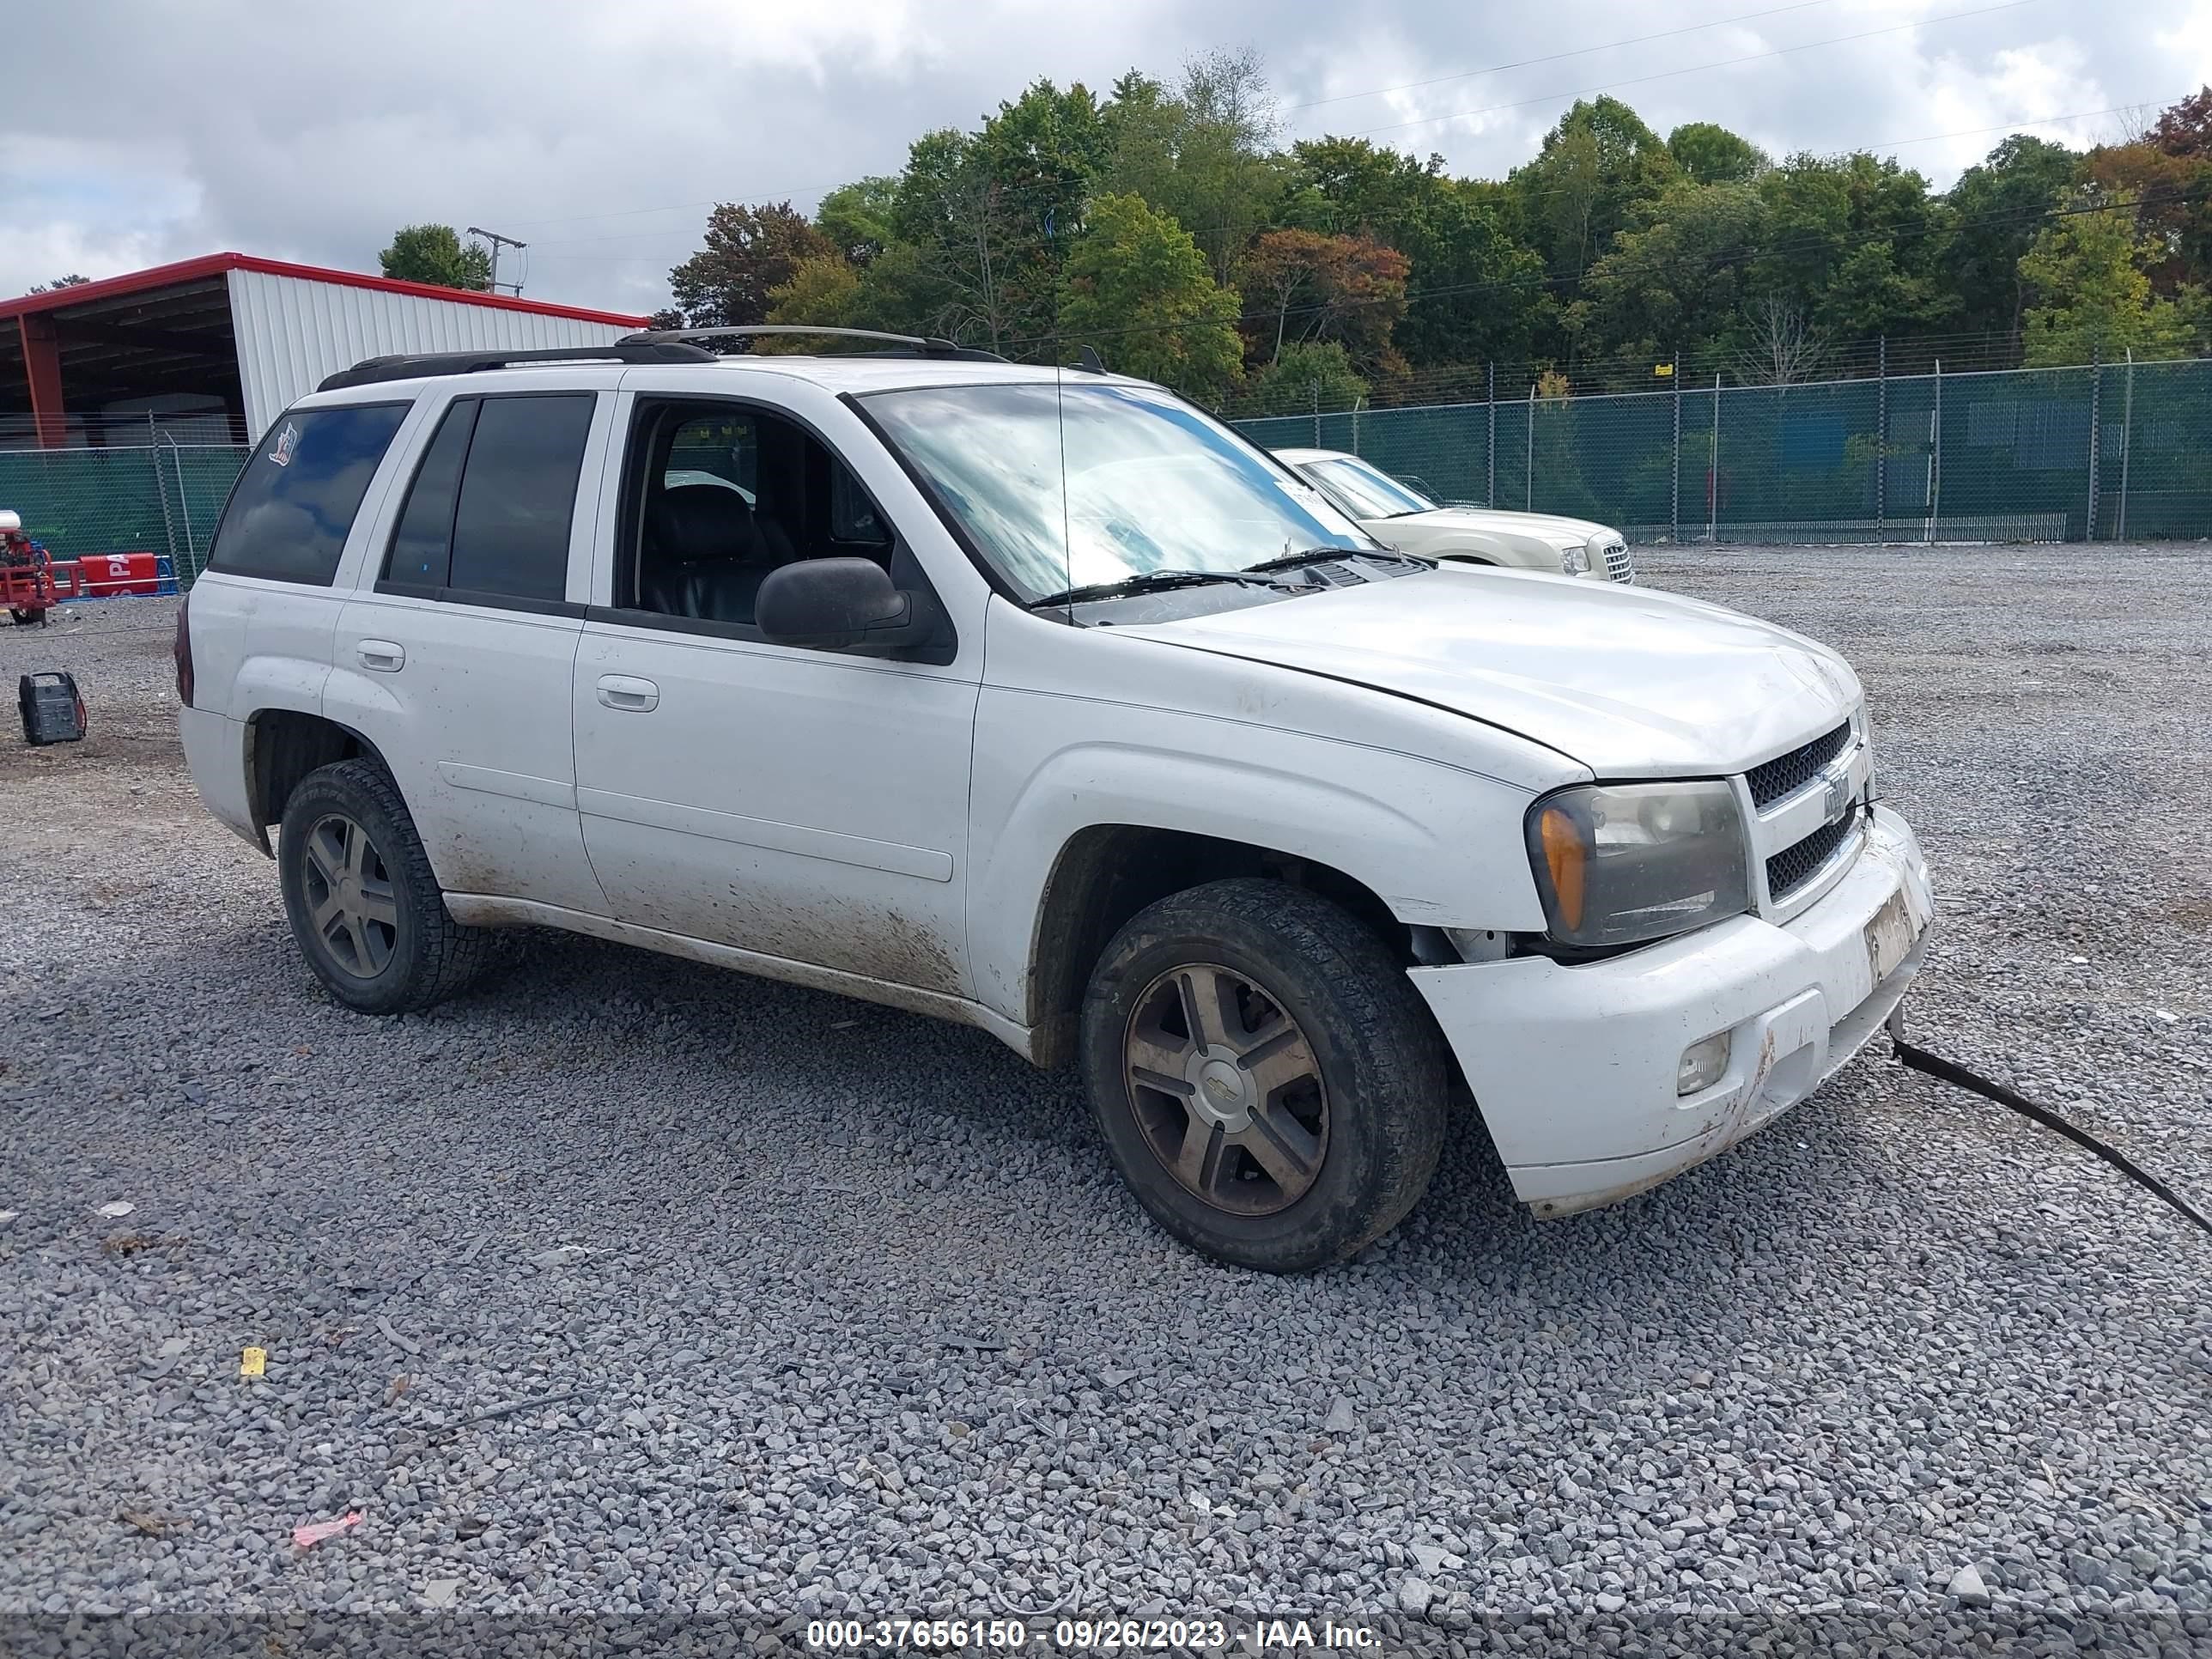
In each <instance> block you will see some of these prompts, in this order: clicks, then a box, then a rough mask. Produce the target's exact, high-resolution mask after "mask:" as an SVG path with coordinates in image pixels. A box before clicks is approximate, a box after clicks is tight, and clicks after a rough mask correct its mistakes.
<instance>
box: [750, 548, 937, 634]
mask: <svg viewBox="0 0 2212 1659" xmlns="http://www.w3.org/2000/svg"><path fill="white" fill-rule="evenodd" d="M753 619H754V622H755V623H756V624H757V626H758V627H759V629H760V631H761V632H762V633H763V634H764V635H767V636H768V637H769V640H771V641H774V642H775V644H777V645H798V646H807V647H812V648H813V649H815V650H817V651H865V652H877V651H884V652H890V651H905V650H911V649H912V648H914V647H917V646H921V645H927V643H929V641H930V640H931V639H932V637H933V635H935V634H936V632H937V629H938V623H939V620H940V613H939V609H938V605H937V598H936V595H934V594H933V593H930V592H926V591H919V590H916V589H913V588H898V587H894V586H891V579H890V575H889V574H887V573H886V572H885V571H884V568H883V566H881V565H879V564H878V563H877V562H875V561H874V560H873V559H802V560H801V561H800V562H798V563H797V564H787V565H782V566H780V567H778V568H776V569H775V570H772V571H770V572H769V575H768V579H767V580H765V581H763V582H762V583H761V585H760V592H759V595H758V596H757V598H756V599H754V601H753Z"/></svg>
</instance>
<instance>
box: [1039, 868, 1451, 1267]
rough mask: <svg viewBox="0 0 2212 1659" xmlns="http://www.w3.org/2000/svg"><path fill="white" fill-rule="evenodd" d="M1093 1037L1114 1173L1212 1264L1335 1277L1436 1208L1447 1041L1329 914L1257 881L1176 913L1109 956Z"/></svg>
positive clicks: (1089, 1018)
mask: <svg viewBox="0 0 2212 1659" xmlns="http://www.w3.org/2000/svg"><path fill="white" fill-rule="evenodd" d="M1082 1024H1083V1030H1082V1044H1083V1052H1082V1064H1083V1075H1084V1081H1085V1086H1086V1088H1087V1089H1088V1091H1089V1093H1090V1096H1091V1106H1092V1109H1094V1110H1095V1111H1096V1112H1097V1115H1098V1123H1099V1127H1100V1130H1101V1132H1102V1133H1103V1134H1104V1136H1105V1139H1106V1145H1107V1149H1108V1151H1109V1152H1110V1153H1111V1155H1112V1157H1113V1159H1114V1163H1115V1167H1116V1168H1117V1169H1118V1170H1120V1171H1121V1176H1122V1179H1123V1180H1125V1181H1127V1182H1128V1184H1129V1186H1130V1188H1131V1189H1132V1190H1133V1192H1134V1193H1135V1194H1136V1195H1137V1198H1138V1201H1139V1202H1140V1203H1141V1204H1143V1205H1144V1206H1145V1208H1146V1210H1147V1211H1149V1212H1151V1214H1152V1218H1153V1219H1154V1220H1156V1221H1158V1223H1159V1224H1160V1225H1161V1226H1163V1227H1164V1228H1166V1229H1167V1231H1169V1232H1170V1233H1172V1234H1174V1235H1175V1236H1176V1237H1177V1238H1179V1239H1181V1240H1182V1242H1183V1243H1186V1244H1188V1245H1189V1246H1190V1247H1191V1248H1192V1249H1194V1250H1197V1251H1200V1253H1201V1254H1203V1255H1209V1256H1212V1258H1214V1260H1216V1261H1224V1262H1227V1263H1230V1264H1231V1265H1233V1266H1237V1267H1254V1268H1257V1269H1260V1270H1261V1271H1262V1272H1267V1273H1302V1272H1305V1271H1308V1270H1310V1269H1312V1268H1316V1267H1325V1266H1327V1265H1328V1264H1329V1263H1331V1262H1334V1261H1343V1260H1345V1259H1346V1257H1348V1256H1351V1255H1354V1254H1355V1253H1357V1252H1358V1250H1360V1249H1363V1248H1364V1247H1365V1246H1366V1245H1368V1244H1370V1243H1373V1242H1374V1241H1375V1240H1376V1239H1377V1238H1380V1237H1382V1236H1383V1234H1385V1233H1387V1232H1389V1231H1390V1229H1391V1228H1393V1227H1395V1226H1396V1225H1398V1223H1399V1222H1401V1221H1402V1220H1403V1219H1405V1218H1406V1216H1407V1213H1408V1212H1410V1211H1411V1210H1412V1209H1413V1206H1414V1205H1415V1204H1417V1203H1419V1201H1420V1198H1421V1195H1422V1194H1424V1193H1425V1192H1426V1191H1427V1190H1428V1186H1429V1181H1430V1178H1431V1176H1433V1175H1434V1174H1435V1173H1436V1167H1437V1156H1438V1154H1439V1153H1440V1152H1441V1151H1442V1149H1443V1133H1444V1118H1445V1112H1446V1109H1447V1108H1446V1102H1447V1093H1446V1091H1447V1075H1446V1067H1445V1060H1444V1050H1443V1041H1442V1039H1441V1037H1440V1036H1438V1034H1437V1029H1436V1025H1435V1023H1434V1022H1433V1021H1432V1020H1431V1018H1430V1017H1429V1013H1428V1010H1427V1008H1426V1007H1425V1006H1424V1005H1423V1004H1422V1002H1421V1000H1420V997H1419V994H1418V993H1417V992H1415V990H1414V989H1413V985H1412V984H1411V982H1409V981H1407V978H1406V974H1405V970H1404V969H1403V967H1402V966H1401V964H1400V963H1398V962H1397V961H1395V959H1394V958H1393V957H1392V955H1391V953H1390V952H1389V950H1388V949H1386V948H1385V947H1384V945H1383V942H1382V940H1380V939H1377V938H1376V936H1375V934H1374V933H1371V932H1370V931H1369V929H1367V928H1366V927H1364V926H1362V925H1361V924H1360V922H1358V921H1357V920H1355V919H1354V918H1353V917H1352V915H1350V914H1349V913H1348V912H1346V911H1345V910H1343V909H1341V908H1339V907H1338V906H1336V905H1334V904H1332V903H1330V902H1328V900H1326V899H1323V898H1321V897H1318V896H1316V895H1314V894H1312V893H1310V892H1307V891H1306V890H1304V889H1302V888H1297V887H1292V886H1291V885H1289V884H1286V883H1283V882H1279V881H1269V880H1260V879H1249V880H1247V879H1240V880H1235V881H1221V882H1213V883H1211V884H1207V885H1206V886H1203V887H1196V888H1193V889H1191V890H1188V891H1187V892H1182V893H1177V894H1174V895H1172V896H1170V897H1168V898H1164V899H1162V900H1161V901H1160V902H1158V903H1157V904H1154V905H1152V906H1151V907H1150V908H1147V909H1146V910H1144V911H1141V912H1140V913H1139V915H1137V916H1136V917H1134V918H1133V920H1132V921H1130V922H1129V924H1128V925H1127V927H1124V928H1122V930H1121V933H1119V934H1117V935H1116V936H1115V939H1114V940H1113V942H1112V943H1111V944H1110V945H1108V946H1107V947H1106V951H1105V954H1104V955H1103V957H1100V958H1099V962H1098V965H1097V968H1096V969H1094V970H1093V972H1092V974H1091V984H1090V988H1089V990H1088V991H1087V992H1086V993H1085V997H1084V1005H1083V1022H1082Z"/></svg>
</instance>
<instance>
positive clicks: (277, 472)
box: [209, 404, 408, 583]
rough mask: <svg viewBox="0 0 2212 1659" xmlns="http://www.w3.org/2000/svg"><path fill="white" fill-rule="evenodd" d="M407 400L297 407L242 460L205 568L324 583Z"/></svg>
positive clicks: (239, 573) (396, 427)
mask: <svg viewBox="0 0 2212 1659" xmlns="http://www.w3.org/2000/svg"><path fill="white" fill-rule="evenodd" d="M407 409H408V405H407V404H351V405H349V406H347V407H345V408H342V409H304V410H292V411H291V412H290V413H289V414H287V415H285V416H282V417H281V418H279V419H278V421H277V422H276V425H275V426H273V427H271V428H269V432H268V435H267V436H265V437H264V438H263V439H262V441H261V446H260V447H259V448H258V449H256V450H255V451H254V452H253V459H252V460H250V461H248V462H247V463H246V471H244V472H242V473H240V475H239V479H238V483H236V484H235V485H234V487H233V488H232V489H231V492H230V504H229V505H228V507H225V508H224V509H223V514H222V525H221V526H219V527H218V528H217V529H216V534H215V548H214V551H213V555H212V556H211V557H210V562H209V565H210V568H211V569H215V570H222V571H228V572H230V573H231V574H234V575H240V576H270V577H274V578H275V579H276V580H279V581H288V582H322V583H328V582H329V580H331V577H332V576H334V575H335V574H337V568H338V555H339V554H340V553H341V552H343V550H344V549H345V538H346V532H348V531H349V530H351V529H352V528H353V520H354V514H355V513H358V512H359V511H360V510H361V498H362V495H366V494H367V493H368V481H369V480H370V479H371V478H373V477H375V476H376V467H377V463H378V462H380V461H381V460H382V459H384V452H385V451H386V449H389V448H390V447H392V434H393V433H395V432H397V431H398V429H399V422H400V421H401V419H402V418H403V417H404V416H405V415H406V413H407Z"/></svg>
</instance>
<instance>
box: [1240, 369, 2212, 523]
mask: <svg viewBox="0 0 2212 1659" xmlns="http://www.w3.org/2000/svg"><path fill="white" fill-rule="evenodd" d="M1237 425H1238V426H1239V428H1241V429H1243V431H1244V432H1245V433H1247V434H1248V435H1250V436H1251V437H1253V438H1254V439H1255V440H1256V441H1259V442H1261V443H1263V444H1266V445H1267V446H1269V447H1273V448H1287V447H1314V448H1321V449H1339V450H1346V451H1349V452H1351V453H1354V454H1357V455H1360V456H1362V457H1364V458H1365V459H1368V460H1370V461H1372V462H1373V463H1374V464H1375V465H1377V466H1379V467H1381V468H1382V469H1383V471H1386V472H1392V473H1395V474H1397V475H1398V476H1400V477H1406V478H1408V479H1412V480H1415V481H1418V482H1419V483H1421V484H1423V485H1425V486H1426V488H1427V489H1428V491H1429V493H1430V494H1431V495H1435V496H1436V497H1437V498H1438V499H1439V500H1443V501H1458V502H1472V503H1477V504H1480V505H1485V506H1492V507H1510V508H1516V509H1522V510H1527V511H1531V512H1538V513H1565V514H1568V515H1570V516H1572V517H1575V518H1584V519H1595V520H1599V521H1601V522H1602V523H1606V524H1611V525H1614V526H1619V527H1620V529H1622V530H1623V531H1624V532H1626V533H1627V534H1628V535H1630V536H1631V537H1632V538H1635V539H1638V540H1643V541H1656V540H1673V541H1735V542H1862V541H1863V542H1894V541H2081V540H2085V539H2100V538H2154V537H2195V536H2208V535H2212V465H2208V463H2207V457H2208V455H2212V362H2207V361H2203V360H2191V361H2188V362H2160V363H2132V362H2118V363H2105V364H2102V365H2093V366H2086V367H2081V368H2043V369H2009V370H2002V371H1996V372H1990V373H1981V374H1925V375H1909V376H1893V377H1891V378H1888V379H1881V380H1835V381H1827V382H1820V383H1814V384H1809V385H1799V386H1727V387H1716V386H1703V387H1697V386H1684V387H1680V388H1678V389H1676V390H1674V391H1669V392H1630V393H1624V394H1619V395H1610V396H1601V397H1588V398H1577V397H1553V398H1547V397H1541V396H1533V395H1532V396H1528V397H1523V398H1516V399H1514V400H1512V401H1510V402H1505V401H1501V402H1497V403H1462V404H1445V405H1432V406H1427V407H1419V408H1404V409H1376V410H1350V411H1340V412H1337V413H1333V414H1330V413H1321V414H1309V415H1285V416H1270V417H1267V418H1265V419H1259V420H1247V421H1240V422H1237Z"/></svg>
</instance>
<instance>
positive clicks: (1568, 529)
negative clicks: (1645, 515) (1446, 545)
mask: <svg viewBox="0 0 2212 1659" xmlns="http://www.w3.org/2000/svg"><path fill="white" fill-rule="evenodd" d="M1377 522H1378V523H1382V524H1387V525H1389V526H1390V527H1391V528H1392V529H1393V530H1418V531H1420V532H1424V533H1425V534H1449V533H1451V532H1462V533H1463V532H1470V531H1471V532H1480V533H1483V534H1487V535H1492V536H1541V537H1543V538H1546V539H1547V540H1550V539H1553V538H1557V539H1558V540H1560V541H1563V542H1577V543H1581V544H1588V543H1589V538H1591V537H1593V536H1610V535H1613V534H1614V533H1615V532H1613V531H1612V530H1610V529H1608V528H1607V526H1604V525H1601V524H1594V523H1592V522H1591V521H1590V520H1588V519H1562V518H1559V517H1557V516H1555V515H1554V514H1553V513H1508V512H1503V511H1500V510H1498V509H1497V508H1494V507H1438V508H1437V509H1436V510H1435V511H1434V512H1433V513H1407V515H1406V516H1405V517H1404V518H1402V519H1383V520H1377Z"/></svg>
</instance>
